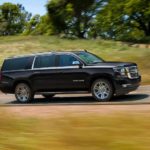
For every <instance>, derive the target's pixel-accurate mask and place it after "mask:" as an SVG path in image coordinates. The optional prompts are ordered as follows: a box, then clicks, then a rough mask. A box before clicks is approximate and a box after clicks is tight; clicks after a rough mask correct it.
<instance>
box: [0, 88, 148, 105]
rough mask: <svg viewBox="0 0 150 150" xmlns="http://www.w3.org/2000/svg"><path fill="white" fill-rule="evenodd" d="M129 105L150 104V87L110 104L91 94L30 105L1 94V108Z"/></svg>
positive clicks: (36, 98)
mask: <svg viewBox="0 0 150 150" xmlns="http://www.w3.org/2000/svg"><path fill="white" fill-rule="evenodd" d="M123 104H124V105H128V104H132V105H133V104H150V85H149V86H141V87H140V88H139V89H138V90H137V91H135V92H132V93H130V94H128V95H125V96H120V97H114V98H113V99H112V100H111V101H110V102H101V103H100V102H97V101H96V100H94V99H93V98H92V96H91V95H89V94H78V95H76V94H69V95H56V96H55V97H54V98H52V99H44V98H43V97H42V96H36V97H35V100H34V101H33V102H32V103H30V104H19V103H18V102H17V101H16V100H15V97H14V95H9V94H8V95H5V94H3V93H0V105H1V106H18V105H32V106H33V105H123Z"/></svg>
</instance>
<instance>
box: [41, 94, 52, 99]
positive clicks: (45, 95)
mask: <svg viewBox="0 0 150 150" xmlns="http://www.w3.org/2000/svg"><path fill="white" fill-rule="evenodd" d="M42 96H43V97H45V98H47V99H51V98H52V97H54V96H55V94H43V95H42Z"/></svg>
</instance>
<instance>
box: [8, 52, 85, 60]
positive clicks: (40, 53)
mask: <svg viewBox="0 0 150 150" xmlns="http://www.w3.org/2000/svg"><path fill="white" fill-rule="evenodd" d="M77 52H87V50H75V51H49V52H38V53H33V54H27V55H20V56H13V57H9V58H7V59H13V58H23V57H31V56H39V55H48V54H52V53H54V54H55V53H77Z"/></svg>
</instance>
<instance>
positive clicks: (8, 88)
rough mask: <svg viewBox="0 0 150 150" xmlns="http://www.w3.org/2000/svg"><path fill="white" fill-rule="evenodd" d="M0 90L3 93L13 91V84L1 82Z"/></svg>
mask: <svg viewBox="0 0 150 150" xmlns="http://www.w3.org/2000/svg"><path fill="white" fill-rule="evenodd" d="M0 91H2V92H3V93H13V88H12V85H10V83H8V82H0Z"/></svg>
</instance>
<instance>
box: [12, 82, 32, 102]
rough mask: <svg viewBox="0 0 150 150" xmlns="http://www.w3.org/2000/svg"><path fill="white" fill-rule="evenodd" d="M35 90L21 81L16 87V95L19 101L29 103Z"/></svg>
mask: <svg viewBox="0 0 150 150" xmlns="http://www.w3.org/2000/svg"><path fill="white" fill-rule="evenodd" d="M33 96H34V95H33V92H32V90H31V88H30V87H29V86H28V85H27V84H26V83H19V84H17V86H16V88H15V97H16V99H17V101H18V102H19V103H29V102H30V101H31V100H32V99H33Z"/></svg>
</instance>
